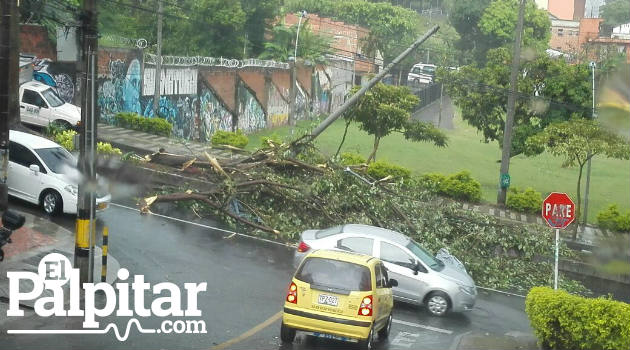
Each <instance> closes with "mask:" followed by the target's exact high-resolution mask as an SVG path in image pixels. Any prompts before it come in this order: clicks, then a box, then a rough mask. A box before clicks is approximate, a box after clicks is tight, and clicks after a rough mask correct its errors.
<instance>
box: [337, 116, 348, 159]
mask: <svg viewBox="0 0 630 350" xmlns="http://www.w3.org/2000/svg"><path fill="white" fill-rule="evenodd" d="M350 123H351V121H350V120H348V121H346V129H345V130H344V131H343V137H342V138H341V143H340V144H339V148H337V153H335V157H337V156H338V155H339V152H340V151H341V146H343V143H344V142H346V135H348V128H349V127H350Z"/></svg>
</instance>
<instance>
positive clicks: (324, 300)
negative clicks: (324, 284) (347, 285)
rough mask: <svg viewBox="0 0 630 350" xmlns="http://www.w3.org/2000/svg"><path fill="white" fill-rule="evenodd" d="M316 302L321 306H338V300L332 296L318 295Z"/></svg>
mask: <svg viewBox="0 0 630 350" xmlns="http://www.w3.org/2000/svg"><path fill="white" fill-rule="evenodd" d="M317 302H318V303H320V304H323V305H330V306H337V305H339V298H337V297H336V296H334V295H328V294H320V295H319V300H318V301H317Z"/></svg>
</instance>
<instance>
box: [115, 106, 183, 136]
mask: <svg viewBox="0 0 630 350" xmlns="http://www.w3.org/2000/svg"><path fill="white" fill-rule="evenodd" d="M114 124H116V125H117V126H120V127H121V128H126V129H132V130H138V131H144V132H147V133H150V134H155V135H160V136H171V133H172V132H173V124H171V123H169V122H168V121H166V119H162V118H146V117H143V116H141V115H138V114H136V113H126V112H124V113H118V114H116V115H115V116H114Z"/></svg>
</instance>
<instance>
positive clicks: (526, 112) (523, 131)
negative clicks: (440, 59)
mask: <svg viewBox="0 0 630 350" xmlns="http://www.w3.org/2000/svg"><path fill="white" fill-rule="evenodd" d="M510 52H511V50H510V49H507V48H499V49H494V50H491V51H490V52H489V53H488V61H487V63H486V65H485V66H483V67H475V66H472V65H471V66H465V67H462V68H461V69H460V70H459V71H453V72H446V71H443V70H442V71H439V72H438V78H439V79H441V80H442V81H444V83H445V87H446V89H447V91H448V93H449V96H451V98H452V99H453V101H454V103H455V105H457V107H459V109H460V111H461V116H462V119H464V120H465V121H466V122H468V124H470V125H471V126H473V127H475V128H476V129H477V130H479V131H480V132H481V133H482V134H483V140H484V141H485V142H490V141H497V142H498V143H499V145H500V146H501V143H502V142H503V131H504V128H505V117H506V115H507V100H508V95H509V94H508V93H507V91H509V88H510V86H509V81H510V64H511V61H512V54H511V53H510ZM521 72H522V74H518V82H517V83H518V90H519V94H518V95H517V98H516V101H515V102H516V104H515V114H514V127H513V138H512V152H511V154H512V156H515V155H517V154H520V153H523V152H524V151H525V143H526V140H527V138H528V137H530V136H532V135H535V134H537V133H539V132H541V131H542V130H543V129H544V128H545V127H546V126H547V125H549V124H551V123H554V122H560V121H565V120H568V119H569V118H571V117H573V118H590V115H591V106H590V101H591V96H592V95H591V93H592V92H591V86H590V83H589V82H590V73H589V68H588V66H587V65H586V64H572V65H570V64H568V63H566V62H565V61H564V60H559V59H553V58H550V57H548V56H547V55H540V56H538V57H537V58H536V59H534V60H529V61H526V62H522V63H521ZM536 96H538V97H536ZM550 101H553V102H550ZM557 101H562V103H557Z"/></svg>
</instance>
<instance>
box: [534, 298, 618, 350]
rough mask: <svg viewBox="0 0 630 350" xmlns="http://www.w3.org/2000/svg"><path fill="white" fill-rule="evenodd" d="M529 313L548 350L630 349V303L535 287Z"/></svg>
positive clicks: (541, 342) (543, 345)
mask: <svg viewBox="0 0 630 350" xmlns="http://www.w3.org/2000/svg"><path fill="white" fill-rule="evenodd" d="M525 312H526V313H527V316H528V317H529V320H530V323H531V325H532V328H533V329H534V333H535V334H536V337H538V341H539V344H540V345H541V346H542V347H543V348H545V349H575V350H578V349H588V350H617V349H630V304H626V303H623V302H619V301H614V300H610V299H604V298H584V297H579V296H575V295H571V294H569V293H567V292H565V291H563V290H558V291H555V290H553V289H551V288H549V287H534V288H532V289H531V290H530V291H529V293H528V294H527V298H526V299H525Z"/></svg>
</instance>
